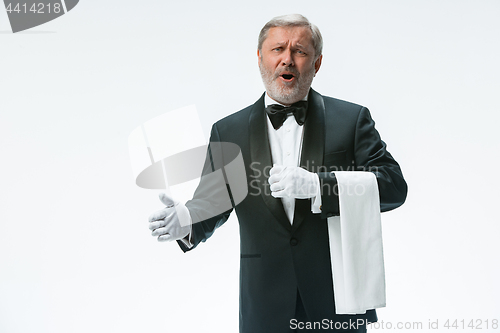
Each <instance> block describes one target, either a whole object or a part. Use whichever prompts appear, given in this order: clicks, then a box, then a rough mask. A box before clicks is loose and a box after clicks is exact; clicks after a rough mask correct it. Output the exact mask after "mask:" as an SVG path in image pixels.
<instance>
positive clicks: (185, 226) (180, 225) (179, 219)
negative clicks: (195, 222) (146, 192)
mask: <svg viewBox="0 0 500 333" xmlns="http://www.w3.org/2000/svg"><path fill="white" fill-rule="evenodd" d="M159 197H160V200H161V202H163V204H164V205H165V206H166V207H165V208H164V209H162V210H159V211H157V212H154V213H153V214H151V216H150V217H149V222H150V223H149V229H150V230H152V231H153V232H152V233H151V235H153V236H158V241H159V242H165V241H167V242H168V241H173V240H177V239H182V238H184V237H186V236H187V235H189V233H190V232H191V216H190V215H189V210H188V209H187V208H186V206H184V204H182V203H180V202H178V201H175V200H174V199H172V198H171V197H169V196H168V195H166V194H165V193H161V194H160V196H159Z"/></svg>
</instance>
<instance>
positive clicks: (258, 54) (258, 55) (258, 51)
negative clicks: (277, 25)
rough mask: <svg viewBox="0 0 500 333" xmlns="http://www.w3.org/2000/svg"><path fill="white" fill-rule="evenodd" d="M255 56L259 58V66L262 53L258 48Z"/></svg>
mask: <svg viewBox="0 0 500 333" xmlns="http://www.w3.org/2000/svg"><path fill="white" fill-rule="evenodd" d="M257 58H259V62H258V63H259V66H260V62H261V61H262V55H261V54H260V50H257Z"/></svg>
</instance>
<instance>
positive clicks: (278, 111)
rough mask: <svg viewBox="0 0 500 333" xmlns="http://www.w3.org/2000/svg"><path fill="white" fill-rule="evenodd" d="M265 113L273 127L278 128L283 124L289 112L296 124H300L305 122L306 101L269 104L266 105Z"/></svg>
mask: <svg viewBox="0 0 500 333" xmlns="http://www.w3.org/2000/svg"><path fill="white" fill-rule="evenodd" d="M266 113H267V115H268V116H269V120H271V124H273V127H274V129H278V128H280V127H281V126H282V125H283V123H284V122H285V119H286V117H287V115H288V114H289V113H293V115H294V116H295V120H296V121H297V124H299V125H301V126H302V125H304V123H305V122H306V117H307V101H298V102H297V103H293V104H292V105H290V106H283V105H278V104H271V105H268V106H267V108H266Z"/></svg>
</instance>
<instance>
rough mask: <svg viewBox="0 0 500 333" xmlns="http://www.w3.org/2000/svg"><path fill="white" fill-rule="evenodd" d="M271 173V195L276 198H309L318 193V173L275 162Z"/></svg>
mask: <svg viewBox="0 0 500 333" xmlns="http://www.w3.org/2000/svg"><path fill="white" fill-rule="evenodd" d="M269 174H270V177H269V184H270V185H271V195H272V196H273V197H275V198H284V197H289V198H295V199H309V198H313V197H316V196H317V194H318V188H319V177H318V175H317V174H315V173H312V172H309V171H307V170H305V169H303V168H299V167H291V166H282V165H276V164H275V165H274V166H273V167H272V169H271V171H270V172H269Z"/></svg>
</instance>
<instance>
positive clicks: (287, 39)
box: [263, 26, 314, 48]
mask: <svg viewBox="0 0 500 333" xmlns="http://www.w3.org/2000/svg"><path fill="white" fill-rule="evenodd" d="M266 44H267V45H270V46H274V45H288V44H291V45H293V46H300V47H303V48H314V47H313V40H312V32H311V29H309V28H308V27H304V26H298V27H293V26H292V27H272V28H270V29H269V31H268V34H267V38H266V39H265V40H264V43H263V46H264V45H266Z"/></svg>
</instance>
